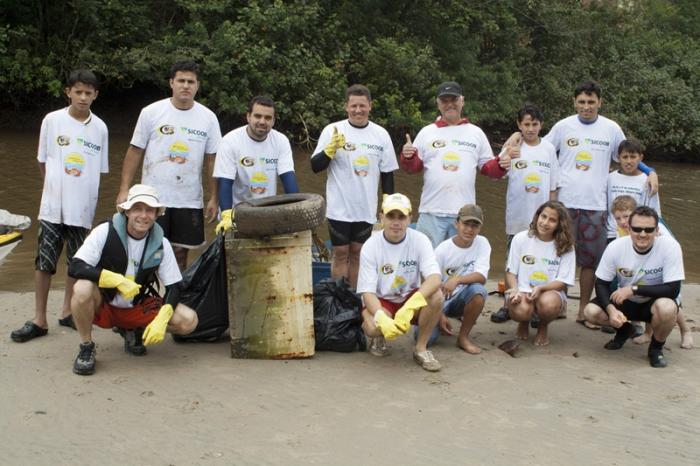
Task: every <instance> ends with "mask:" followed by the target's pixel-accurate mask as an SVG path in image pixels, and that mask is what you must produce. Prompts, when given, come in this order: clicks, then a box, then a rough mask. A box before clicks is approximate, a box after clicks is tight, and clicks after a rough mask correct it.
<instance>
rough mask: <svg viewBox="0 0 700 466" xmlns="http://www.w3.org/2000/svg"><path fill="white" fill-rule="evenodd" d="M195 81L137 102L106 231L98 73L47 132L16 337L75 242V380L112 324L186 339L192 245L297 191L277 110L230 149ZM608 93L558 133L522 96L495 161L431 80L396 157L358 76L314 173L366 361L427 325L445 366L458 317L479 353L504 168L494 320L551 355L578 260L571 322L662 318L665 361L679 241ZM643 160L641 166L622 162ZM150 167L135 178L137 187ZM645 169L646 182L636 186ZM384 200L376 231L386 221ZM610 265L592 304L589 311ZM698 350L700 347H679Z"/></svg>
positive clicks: (578, 98) (452, 97) (579, 99)
mask: <svg viewBox="0 0 700 466" xmlns="http://www.w3.org/2000/svg"><path fill="white" fill-rule="evenodd" d="M198 73H199V69H198V67H197V65H196V64H195V63H194V62H191V61H184V62H177V63H175V64H174V65H173V66H172V68H171V72H170V78H169V84H170V87H171V89H172V96H171V97H169V98H166V99H163V100H160V101H158V102H155V103H153V104H151V105H149V106H147V107H145V108H144V109H143V110H142V111H141V114H140V115H139V118H138V121H137V123H136V128H135V130H134V134H133V137H132V139H131V143H130V145H129V148H128V150H127V153H126V155H125V157H124V161H123V167H122V173H121V184H120V189H119V194H118V197H117V202H116V204H117V213H116V214H114V216H113V217H112V218H111V219H110V220H109V221H108V222H105V223H101V224H99V225H98V226H96V227H95V228H92V222H93V217H94V213H95V207H96V204H97V194H98V189H99V182H100V176H101V174H102V173H107V171H108V156H107V154H108V136H107V127H106V125H105V124H104V122H103V121H102V120H100V119H99V118H98V117H97V116H96V115H94V114H93V113H92V112H91V110H90V106H91V104H92V102H93V101H94V100H95V99H96V98H97V96H98V92H99V90H98V89H99V86H98V81H97V78H96V77H95V75H94V74H93V73H92V72H90V71H88V70H82V69H81V70H76V71H74V72H73V73H71V75H70V76H69V79H68V81H67V83H66V87H65V93H66V95H67V97H68V100H69V106H68V107H66V108H64V109H61V110H57V111H54V112H51V113H49V114H48V115H47V116H46V117H45V118H44V121H43V122H42V127H41V133H40V141H39V150H38V160H39V167H40V171H41V174H42V176H43V177H44V191H43V194H42V201H41V207H40V211H39V233H38V252H37V257H36V261H35V269H36V272H35V281H36V292H35V296H36V298H35V301H36V306H35V316H34V318H33V319H32V320H29V321H27V322H26V323H25V324H24V326H22V327H21V328H19V329H18V330H16V331H14V332H12V334H11V337H12V339H13V340H14V341H17V342H25V341H28V340H31V339H34V338H37V337H40V336H43V335H46V334H47V332H48V323H47V312H46V305H47V297H48V290H49V288H50V282H51V276H52V275H53V274H54V273H55V272H56V265H57V262H58V260H59V257H60V255H61V252H62V249H63V247H64V244H65V245H66V249H67V251H66V252H67V253H66V257H67V261H68V263H69V267H68V275H69V277H68V278H67V280H66V290H65V294H64V303H63V312H62V315H61V318H60V319H59V324H60V325H64V326H69V327H73V328H75V329H77V331H78V334H79V336H80V346H79V352H78V355H77V357H76V358H75V360H74V364H73V371H74V372H75V373H77V374H81V375H88V374H92V373H93V372H94V371H95V364H96V363H95V361H96V358H95V344H94V342H93V341H92V333H91V332H92V325H93V324H95V325H98V326H100V327H104V328H115V329H118V330H119V332H120V333H121V334H122V336H123V337H124V348H125V351H126V352H128V353H130V354H133V355H136V356H141V355H144V354H146V352H147V349H146V346H147V345H149V344H153V343H158V342H160V341H162V339H163V337H164V334H165V332H166V331H170V332H173V333H177V334H187V333H190V332H191V331H193V330H194V329H195V327H196V326H197V315H196V313H195V312H194V311H193V310H192V309H190V308H188V307H187V306H185V305H184V304H182V303H180V301H179V287H178V283H179V282H180V281H181V280H182V276H181V272H182V270H184V269H185V267H186V265H187V255H188V251H189V249H193V248H197V247H200V246H201V245H202V244H204V242H205V239H204V225H205V222H209V223H212V222H214V221H215V220H216V219H217V218H218V220H219V222H218V224H217V226H216V230H217V232H220V231H226V230H228V229H230V228H232V226H233V224H234V223H235V206H236V205H237V204H238V203H240V202H242V201H245V200H249V199H253V198H260V197H266V196H271V195H275V194H276V190H277V179H278V178H279V180H280V181H281V184H282V186H283V188H284V191H285V192H286V193H295V192H298V191H299V188H298V185H297V181H296V177H295V174H294V160H293V157H292V151H291V145H290V143H289V139H288V138H287V137H286V136H284V135H283V134H282V133H280V132H278V131H276V130H275V129H273V127H274V124H275V117H276V111H275V102H274V101H273V100H272V99H270V98H268V97H264V96H257V97H254V98H253V99H252V100H251V101H250V104H249V107H248V111H247V113H246V120H247V124H246V125H244V126H242V127H240V128H237V129H234V130H233V131H231V132H229V133H228V134H226V135H225V136H224V137H223V138H222V137H221V132H220V128H219V123H218V120H217V118H216V116H215V114H214V113H213V112H211V111H210V110H209V109H207V108H206V107H205V106H203V105H201V104H200V103H198V102H197V101H196V100H195V96H196V94H197V91H198V89H199V84H200V81H199V75H198ZM601 102H602V100H601V92H600V88H599V87H598V85H597V84H595V83H593V82H587V83H584V84H582V85H581V86H579V87H578V88H577V89H576V91H575V93H574V107H575V108H576V111H577V114H576V115H573V116H571V117H569V118H566V119H564V120H562V121H560V122H558V123H557V124H555V125H554V127H553V128H552V130H551V131H550V133H549V134H548V135H547V136H545V137H544V138H540V136H539V132H540V130H541V128H542V124H543V117H542V114H541V112H540V111H539V110H538V109H537V108H536V107H534V106H531V105H525V106H524V107H523V109H521V111H520V112H519V113H518V118H517V123H518V128H519V131H518V132H516V133H514V134H513V135H512V136H511V137H510V138H509V139H508V140H507V141H506V142H505V144H504V149H503V150H502V151H501V152H500V153H499V154H494V153H493V151H492V149H491V145H490V143H489V141H488V138H487V137H486V135H485V134H484V132H483V131H482V130H481V129H480V128H479V127H478V126H476V125H474V124H473V123H471V122H470V121H469V120H468V118H465V117H464V116H463V113H462V111H463V106H464V97H463V92H462V89H461V87H460V86H459V84H458V83H456V82H445V83H442V84H440V85H439V86H438V88H437V94H436V103H437V108H438V111H439V116H438V118H437V119H436V121H435V122H434V123H432V124H430V125H428V126H426V127H425V128H423V129H422V130H421V131H420V132H419V133H418V134H417V135H416V137H415V139H414V140H412V138H411V136H410V135H409V134H407V135H406V141H405V144H404V145H403V147H402V148H401V152H400V155H399V157H398V159H397V155H396V152H395V150H394V145H393V143H392V140H391V138H390V136H389V134H388V132H387V131H386V130H385V129H384V128H382V127H381V126H379V125H377V124H375V123H373V122H372V121H370V120H369V115H370V112H371V109H372V98H371V94H370V91H369V89H368V88H367V87H365V86H363V85H358V84H355V85H352V86H350V87H349V88H348V89H347V91H346V95H345V110H346V112H347V119H344V120H341V121H337V122H334V123H331V124H329V125H327V126H326V127H325V128H324V129H323V131H322V132H321V135H320V136H319V139H318V144H317V147H316V149H315V150H314V151H313V153H312V155H311V157H310V164H311V168H312V170H313V171H314V172H316V173H318V172H321V171H324V170H325V171H327V185H326V202H327V220H328V228H329V236H330V240H331V243H332V249H333V256H332V265H331V273H332V276H333V277H347V279H348V280H349V282H350V284H351V285H352V286H353V287H356V290H357V292H358V294H360V295H361V296H362V301H363V309H362V317H363V329H364V331H365V333H366V334H367V335H368V336H369V337H370V347H369V350H370V352H371V353H372V354H374V355H377V356H383V355H385V354H387V348H386V339H393V338H396V337H398V336H399V335H402V334H405V333H408V332H409V330H410V329H411V328H412V326H413V327H414V330H413V333H414V336H415V340H416V342H415V343H416V344H415V350H414V352H413V357H414V360H415V361H416V363H417V364H419V365H420V366H421V367H422V368H423V369H426V370H428V371H436V370H439V369H440V363H439V362H438V361H437V359H436V358H435V356H434V355H433V353H432V352H431V351H430V350H429V349H428V346H429V345H430V344H432V343H433V342H434V341H435V340H436V339H437V338H438V337H439V335H440V334H454V333H455V332H453V330H452V328H451V324H450V320H449V319H448V317H455V318H459V319H461V327H460V329H459V332H457V345H458V346H459V347H460V348H461V349H462V350H464V351H465V352H467V353H471V354H476V353H479V352H480V351H481V349H480V348H479V346H478V345H477V344H476V343H475V342H474V341H473V340H472V339H471V338H470V332H471V330H472V328H473V327H474V325H475V324H476V321H477V318H478V316H479V315H480V314H481V312H482V309H483V307H484V303H485V301H486V297H487V291H486V289H485V287H484V284H485V283H486V279H487V277H488V271H489V268H490V253H491V246H490V244H489V242H488V240H487V239H486V238H485V237H484V236H481V235H480V234H479V233H480V231H481V227H482V225H483V212H482V210H481V208H480V207H479V206H478V205H477V204H476V190H475V177H476V173H477V171H479V172H481V173H482V174H484V175H486V176H489V177H492V178H502V177H504V176H507V177H508V194H507V203H506V206H507V208H506V231H507V233H508V247H509V250H510V253H509V256H508V262H507V267H506V283H507V288H508V290H507V292H506V298H505V305H504V307H503V308H502V309H501V310H500V311H499V313H497V314H496V315H495V316H492V320H495V321H498V320H500V321H505V320H507V319H509V318H512V319H513V320H515V321H517V322H519V325H518V330H517V336H518V337H519V338H523V339H526V338H527V337H528V329H529V327H528V325H532V324H534V323H536V325H535V326H536V327H537V328H538V330H537V335H536V337H535V344H537V345H546V344H547V343H548V341H549V340H548V335H547V328H548V324H549V323H550V322H551V321H552V320H554V319H556V318H557V317H560V316H562V315H565V312H566V291H567V287H568V286H571V285H573V284H574V280H575V266H576V264H577V263H578V264H579V265H580V266H581V275H580V277H581V278H580V280H581V306H580V309H579V315H578V319H577V321H578V322H582V323H584V324H585V325H587V326H590V327H593V326H594V325H601V324H606V325H608V324H609V325H611V326H612V327H614V328H615V329H616V335H615V337H614V339H613V340H612V341H611V342H609V343H608V344H607V345H606V348H608V349H618V348H619V347H621V346H622V344H623V343H624V341H625V340H626V339H627V338H629V337H632V336H633V330H634V326H633V325H632V324H631V323H630V322H631V321H646V322H649V323H650V325H649V332H651V333H650V334H648V335H646V337H647V339H648V341H649V342H650V344H649V359H650V362H651V364H652V365H653V366H655V367H658V366H662V365H665V364H666V361H665V359H664V357H663V353H662V348H663V343H664V341H665V339H666V337H667V335H668V333H669V332H670V330H671V328H672V327H673V324H670V325H669V322H670V320H669V319H671V317H672V318H673V323H675V322H676V319H678V320H679V323H680V321H682V319H680V318H679V317H678V304H677V299H676V298H677V295H678V292H679V288H680V282H681V281H682V280H683V278H684V277H683V264H682V256H681V253H680V246H678V243H677V242H676V241H675V240H674V239H673V238H672V236H671V235H670V233H669V234H664V235H662V236H661V237H660V238H656V231H657V230H656V227H657V224H658V219H659V217H658V214H657V211H658V197H657V196H654V195H651V193H655V192H656V188H657V185H658V181H657V178H656V174H655V173H654V172H653V171H650V170H649V168H648V167H646V166H645V165H644V164H643V163H642V162H641V157H642V153H643V148H642V149H640V148H639V147H637V146H635V145H634V144H638V143H635V142H634V141H631V140H628V141H625V138H624V134H623V133H622V131H621V129H620V128H619V126H618V125H617V124H616V123H614V122H613V121H611V120H608V119H606V118H605V117H603V116H602V115H599V114H598V110H599V108H600V105H601ZM625 144H627V146H625ZM630 144H632V146H630ZM623 147H626V149H625V150H623ZM618 148H619V159H620V160H621V163H622V168H621V174H622V175H621V178H620V177H617V178H620V179H619V180H617V178H615V180H613V174H614V172H613V173H611V174H610V175H608V171H609V168H610V161H611V159H615V160H617V159H618ZM629 152H631V153H634V154H636V155H637V156H638V157H637V158H635V157H632V156H630V157H628V156H627V155H626V154H627V153H629ZM141 166H142V172H141V183H140V184H135V185H133V184H132V183H133V181H134V178H135V177H136V173H137V171H138V169H139V167H141ZM399 166H400V167H401V168H402V169H403V170H405V171H407V172H408V173H423V190H422V194H421V199H420V205H419V208H418V214H419V215H418V221H417V226H416V229H411V228H408V227H409V224H410V222H411V216H412V213H413V208H412V205H411V202H410V200H409V199H408V198H407V197H406V196H404V195H403V194H400V193H397V192H395V188H394V178H393V172H394V171H395V170H397V169H399ZM639 170H642V171H644V172H645V173H648V177H647V175H646V174H645V175H643V176H640V175H639V174H638V172H639ZM639 173H640V174H641V172H639ZM627 178H629V180H627ZM632 178H634V180H635V183H636V184H634V186H635V188H634V189H637V191H634V189H632V188H630V186H631V185H632V183H629V182H628V181H630V180H631V179H632ZM637 181H641V183H638V182H637ZM647 182H650V184H651V188H649V187H648V186H646V183H647ZM203 184H204V185H206V187H207V188H208V189H207V190H208V200H207V202H206V203H205V202H204V200H205V199H204V191H205V190H204V189H203ZM380 186H381V193H382V197H381V202H380V197H379V195H378V193H379V192H380V191H379V190H380ZM611 190H612V191H611ZM610 192H612V193H613V196H614V197H617V196H618V195H619V194H623V193H624V195H625V196H628V197H629V195H630V194H636V198H634V199H633V201H635V202H636V203H637V204H639V205H640V206H641V207H639V208H636V209H634V208H630V209H627V210H626V211H625V212H622V211H621V213H620V215H619V217H620V219H618V215H617V214H615V212H614V210H613V209H612V203H613V200H614V197H613V198H612V199H611V194H610ZM623 197H624V196H623ZM556 199H558V200H556ZM653 199H656V201H654V202H655V203H653V202H652V201H651V200H653ZM378 205H381V212H380V215H379V222H380V223H381V224H382V225H383V228H382V229H381V230H377V229H375V223H376V222H377V206H378ZM645 206H652V207H655V208H656V209H657V210H653V208H652V209H650V208H649V207H645ZM626 207H630V206H629V204H626ZM645 209H646V210H645ZM608 211H610V216H608V214H607V212H608ZM650 212H651V213H653V214H654V215H651V213H650ZM625 213H626V215H627V216H628V217H629V220H627V219H623V217H624V215H623V214H625ZM611 219H612V220H611ZM614 221H617V222H618V223H617V224H618V225H619V226H620V229H619V230H618V229H617V228H616V227H615V224H614V223H612V222H614ZM624 222H628V225H629V226H628V227H627V228H628V229H629V237H627V236H625V238H620V239H616V240H614V241H613V242H612V243H611V245H610V246H609V247H608V248H607V249H606V244H607V240H608V237H610V238H614V237H616V236H623V235H626V230H625V228H626V227H625V225H626V224H625V223H624ZM91 228H92V229H91ZM652 230H653V231H652ZM618 244H619V246H618ZM654 244H657V246H656V247H654ZM652 250H653V251H654V253H653V254H649V252H650V251H652ZM603 251H606V252H605V255H603ZM611 251H613V252H611ZM601 257H603V260H602V262H601ZM652 258H653V259H652ZM648 260H651V262H648ZM669 261H672V262H669ZM599 262H600V266H599V265H598V264H599ZM596 267H598V269H597V271H595V276H597V281H595V289H596V294H597V296H596V299H595V300H593V301H591V302H590V304H588V302H589V300H590V296H591V293H592V290H593V286H594V270H595V268H596ZM648 267H651V268H648ZM616 276H617V282H618V283H617V285H618V286H619V288H617V289H615V282H614V281H613V279H614V278H616ZM159 284H160V285H162V286H164V287H165V289H166V292H165V295H164V296H162V295H161V294H160V291H159ZM601 293H607V295H606V296H601V295H600V294H601ZM674 293H675V294H674ZM630 303H634V304H630ZM584 308H585V309H584ZM618 311H619V312H618ZM625 316H626V317H625ZM494 317H495V319H494ZM630 328H632V329H633V330H632V331H630ZM686 333H687V332H686ZM688 337H689V335H688ZM638 338H640V339H643V338H644V335H642V336H639V337H638ZM684 344H685V345H686V346H687V345H692V340H687V339H686V338H685V337H684Z"/></svg>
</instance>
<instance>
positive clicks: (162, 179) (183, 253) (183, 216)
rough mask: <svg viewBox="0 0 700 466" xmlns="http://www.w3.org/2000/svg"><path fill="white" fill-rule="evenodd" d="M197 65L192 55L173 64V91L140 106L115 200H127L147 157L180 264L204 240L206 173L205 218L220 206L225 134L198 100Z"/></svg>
mask: <svg viewBox="0 0 700 466" xmlns="http://www.w3.org/2000/svg"><path fill="white" fill-rule="evenodd" d="M198 74H199V67H198V66H197V64H196V63H194V62H192V61H182V62H177V63H175V64H174V65H173V66H172V67H171V69H170V88H171V89H172V97H170V98H168V99H163V100H159V101H158V102H155V103H152V104H151V105H149V106H147V107H145V108H144V109H143V110H141V114H140V115H139V119H138V121H137V122H136V128H135V129H134V135H133V137H132V139H131V143H130V145H129V148H128V149H127V151H126V156H125V157H124V165H123V167H122V178H121V185H120V187H119V195H118V196H117V204H119V203H121V202H124V200H125V199H126V196H127V191H128V189H129V186H130V185H131V183H132V182H133V180H134V176H135V175H136V171H137V170H138V168H139V165H140V164H141V161H142V160H143V171H142V174H141V182H142V183H145V184H148V185H150V186H153V187H155V188H156V189H157V190H158V192H159V193H160V195H161V197H162V199H161V201H162V202H163V204H165V205H166V206H167V207H168V210H167V211H166V214H165V215H163V216H162V217H159V218H158V223H159V224H160V226H161V227H162V228H163V231H164V232H165V236H166V238H168V239H169V240H170V242H171V243H172V245H173V250H174V251H175V257H176V258H177V263H178V266H179V267H180V270H184V268H185V267H186V266H187V251H188V250H189V249H194V248H197V247H199V246H201V245H202V244H204V242H205V239H204V217H205V215H204V212H203V206H204V195H203V190H202V181H203V180H202V178H203V177H204V178H205V179H206V181H207V183H208V184H209V196H210V198H209V201H208V202H207V205H206V220H207V221H208V222H213V221H214V220H215V219H216V214H217V211H218V207H219V206H218V193H217V187H216V180H215V179H214V177H213V176H212V171H213V168H214V158H215V156H216V151H217V149H218V146H219V142H220V140H221V129H220V128H219V121H218V120H217V118H216V115H214V113H213V112H212V111H211V110H209V109H208V108H207V107H205V106H204V105H202V104H200V103H199V102H196V101H195V100H194V98H195V96H196V95H197V90H198V89H199V77H198Z"/></svg>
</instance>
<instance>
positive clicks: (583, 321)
mask: <svg viewBox="0 0 700 466" xmlns="http://www.w3.org/2000/svg"><path fill="white" fill-rule="evenodd" d="M576 323H577V324H581V325H583V326H584V327H586V328H587V329H588V330H600V325H596V324H592V323H590V322H588V321H587V320H586V319H576Z"/></svg>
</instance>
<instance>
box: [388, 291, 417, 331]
mask: <svg viewBox="0 0 700 466" xmlns="http://www.w3.org/2000/svg"><path fill="white" fill-rule="evenodd" d="M416 291H418V290H417V289H415V290H413V291H411V294H409V295H408V296H406V299H404V300H403V301H401V302H400V303H395V302H393V301H387V300H386V299H384V298H378V299H379V302H380V303H381V304H382V309H384V310H385V311H387V312H388V313H389V317H391V318H392V319H393V318H394V316H395V315H396V311H398V310H399V309H401V306H403V305H404V303H405V302H406V301H408V299H409V298H410V297H411V296H413V293H415V292H416ZM411 325H418V313H416V314H415V315H414V316H413V319H411Z"/></svg>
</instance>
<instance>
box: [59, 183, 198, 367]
mask: <svg viewBox="0 0 700 466" xmlns="http://www.w3.org/2000/svg"><path fill="white" fill-rule="evenodd" d="M117 210H118V212H117V213H116V214H115V215H114V216H113V217H112V219H111V220H110V221H109V222H105V223H102V224H100V225H98V226H97V227H96V228H95V229H94V230H92V232H91V233H90V235H89V236H88V237H87V239H86V240H85V242H84V243H83V245H82V246H81V247H80V249H78V252H77V253H76V254H75V256H74V257H73V260H72V261H71V263H70V267H69V268H68V274H69V275H70V276H71V277H73V278H76V279H77V281H76V283H75V286H74V288H73V299H72V301H71V310H72V312H73V318H74V320H75V324H76V327H77V329H78V334H79V335H80V339H81V343H80V351H79V353H78V356H77V357H76V358H75V362H74V363H73V372H75V373H76V374H79V375H90V374H93V373H94V372H95V343H94V342H93V341H92V324H95V325H97V326H99V327H102V328H112V327H118V328H120V329H122V330H121V331H122V334H123V335H124V338H125V344H124V349H125V350H126V351H127V352H128V353H131V354H133V355H135V356H142V355H144V354H146V348H145V346H144V344H145V345H149V344H153V343H160V342H161V341H163V337H164V335H165V331H166V330H168V331H170V332H172V333H177V334H181V335H186V334H188V333H190V332H192V331H193V330H194V329H195V327H196V326H197V314H196V313H195V312H194V311H193V310H192V309H190V308H189V307H187V306H185V305H183V304H180V303H179V290H178V287H177V284H178V283H179V282H180V281H181V280H182V276H181V275H180V270H179V268H178V266H177V262H176V260H175V254H174V253H173V249H172V246H170V242H169V241H168V240H167V239H166V238H165V237H164V236H163V229H162V228H161V227H160V225H158V224H157V223H156V217H157V216H158V215H162V214H163V212H164V210H165V207H164V206H163V204H162V203H161V202H160V201H159V198H158V192H157V191H156V190H155V189H154V188H152V187H151V186H147V185H142V184H137V185H134V186H132V187H131V189H130V190H129V193H128V196H127V200H126V201H125V202H123V203H121V204H119V205H118V206H117ZM159 281H160V283H162V284H163V286H165V287H166V290H167V295H166V298H165V300H163V298H161V296H159V295H158V291H157V288H158V282H159ZM144 327H145V330H144ZM142 337H143V342H142Z"/></svg>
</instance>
